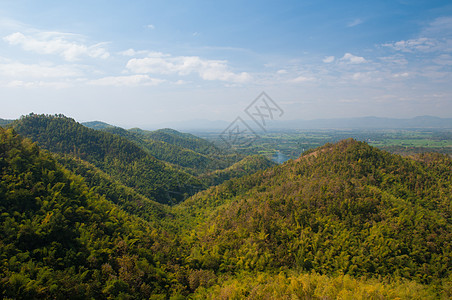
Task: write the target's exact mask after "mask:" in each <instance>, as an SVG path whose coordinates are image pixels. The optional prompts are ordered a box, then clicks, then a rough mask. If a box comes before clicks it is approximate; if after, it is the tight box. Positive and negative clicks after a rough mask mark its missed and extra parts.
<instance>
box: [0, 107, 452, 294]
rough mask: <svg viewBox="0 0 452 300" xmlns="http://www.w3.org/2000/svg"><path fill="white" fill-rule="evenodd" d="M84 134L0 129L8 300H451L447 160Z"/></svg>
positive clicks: (59, 121) (168, 136)
mask: <svg viewBox="0 0 452 300" xmlns="http://www.w3.org/2000/svg"><path fill="white" fill-rule="evenodd" d="M90 125H91V126H97V129H98V130H95V129H92V128H88V127H86V126H83V125H81V124H79V123H77V122H75V121H74V120H72V119H70V118H67V117H64V116H61V115H58V116H45V115H29V116H27V117H23V118H21V119H20V120H17V121H15V122H13V123H12V124H10V125H8V128H7V129H2V128H0V174H1V181H0V201H1V202H0V226H1V227H2V230H1V232H0V248H1V251H0V295H1V296H2V297H3V298H5V299H47V298H52V299H64V298H66V299H67V298H68V299H87V298H95V299H117V298H118V299H185V298H193V299H231V298H233V299H241V298H251V299H268V298H273V299H300V298H301V299H335V298H343V299H350V298H358V299H359V298H361V299H367V298H374V299H393V298H401V299H438V298H442V299H448V298H450V297H452V272H451V271H452V245H451V241H452V222H451V221H452V220H451V218H452V160H451V158H450V157H448V156H446V155H441V154H438V153H423V154H416V155H413V156H411V157H401V156H399V155H394V154H390V153H388V152H385V151H382V150H379V149H376V148H374V147H371V146H369V145H368V144H366V143H364V142H358V141H355V140H353V139H347V140H343V141H340V142H338V143H335V144H326V145H324V146H322V147H319V148H317V149H313V150H309V151H307V152H305V153H304V154H303V155H302V156H301V157H299V158H298V159H296V160H289V161H287V162H286V163H284V164H281V165H276V166H275V165H274V164H273V163H271V162H270V161H269V160H268V159H266V158H264V157H262V156H246V157H243V156H242V155H239V154H235V153H232V152H230V151H227V150H225V149H219V148H217V147H215V146H214V145H213V144H211V143H210V142H208V141H205V140H203V139H200V138H197V137H195V136H192V135H189V134H184V133H180V132H177V131H173V130H169V129H164V130H159V131H156V132H150V131H143V130H139V129H132V130H124V129H121V128H117V127H111V126H105V125H104V124H97V123H96V124H90ZM41 147H42V148H41ZM169 191H170V192H171V194H174V195H170V196H169V197H168V195H167V194H170V192H169ZM186 198H187V199H186ZM162 199H168V200H162Z"/></svg>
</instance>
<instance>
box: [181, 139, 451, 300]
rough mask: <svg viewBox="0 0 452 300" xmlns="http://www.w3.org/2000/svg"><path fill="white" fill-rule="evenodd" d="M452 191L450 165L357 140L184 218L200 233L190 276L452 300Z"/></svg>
mask: <svg viewBox="0 0 452 300" xmlns="http://www.w3.org/2000/svg"><path fill="white" fill-rule="evenodd" d="M451 187H452V160H451V159H450V158H448V157H447V156H444V155H440V154H423V155H419V156H416V157H415V158H403V157H400V156H398V155H392V154H389V153H387V152H384V151H381V150H378V149H376V148H372V147H370V146H369V145H367V144H365V143H362V142H357V141H354V140H351V139H350V140H344V141H341V142H339V143H336V144H327V145H325V146H323V147H321V148H318V149H315V150H313V151H311V152H308V153H305V154H304V155H303V156H301V157H300V158H299V159H297V160H290V161H288V162H286V163H284V164H282V165H278V166H276V167H273V168H270V169H267V170H264V171H259V172H257V173H256V174H254V175H250V176H246V177H242V178H239V179H233V180H230V181H227V182H225V183H223V184H222V185H220V186H216V187H212V188H210V189H208V190H206V191H203V192H201V193H198V194H196V195H194V196H193V197H191V198H190V199H188V200H187V201H185V202H184V203H181V204H180V205H178V207H177V208H178V209H180V210H182V211H184V212H186V214H185V216H184V220H185V222H188V223H190V224H192V225H191V226H192V227H193V228H195V229H194V230H190V228H188V229H187V233H186V234H187V235H190V236H191V237H192V239H191V244H190V245H191V246H190V248H191V249H192V252H191V255H190V257H189V258H188V261H189V263H190V266H192V268H200V269H208V270H213V271H214V272H220V273H226V274H227V273H229V272H230V273H233V274H237V273H240V272H243V271H246V272H251V273H252V274H256V272H264V273H266V274H269V273H270V274H272V272H276V273H278V272H282V271H284V272H290V271H291V272H294V271H296V272H304V273H305V272H315V273H316V274H326V275H328V276H339V275H344V274H345V275H347V276H353V277H355V278H359V277H361V276H364V277H366V278H371V277H380V278H383V277H384V278H392V279H393V280H398V279H400V278H404V279H406V280H413V281H415V282H418V283H421V284H432V285H433V286H435V287H436V288H437V289H438V291H443V292H442V293H443V296H445V295H450V293H451V292H452V291H451V290H450V288H449V289H448V286H449V285H448V284H450V278H451V276H452V274H451V270H452V261H451V260H450V257H451V255H452V253H451V249H452V247H451V246H452V244H451V241H452V222H451V217H452V206H451V199H452V188H451ZM286 274H287V273H286ZM298 274H299V273H298ZM297 276H298V275H297ZM289 281H290V280H289ZM224 288H225V290H227V289H228V287H227V286H225V287H224ZM229 288H230V287H229ZM217 290H218V289H216V288H215V289H214V288H213V289H211V290H208V291H207V294H209V293H214V291H217ZM220 290H221V289H220ZM448 293H449V294H448ZM217 296H219V294H217ZM445 297H446V298H447V297H448V296H445Z"/></svg>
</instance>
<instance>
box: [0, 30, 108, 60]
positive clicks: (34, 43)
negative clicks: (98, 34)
mask: <svg viewBox="0 0 452 300" xmlns="http://www.w3.org/2000/svg"><path fill="white" fill-rule="evenodd" d="M74 37H76V35H73V34H67V33H61V32H41V33H38V34H35V35H33V36H31V35H24V34H23V33H21V32H16V33H13V34H10V35H8V36H6V37H4V38H3V40H5V41H6V42H8V43H9V44H10V45H14V46H16V45H17V46H21V47H22V48H23V49H24V50H26V51H31V52H35V53H39V54H57V55H60V56H61V57H63V58H64V59H65V60H67V61H76V60H78V59H80V57H83V56H88V57H92V58H102V59H105V58H108V57H109V56H110V54H109V53H108V51H107V50H106V49H105V47H104V46H105V44H104V43H99V44H94V45H85V44H83V43H80V42H76V41H73V39H74Z"/></svg>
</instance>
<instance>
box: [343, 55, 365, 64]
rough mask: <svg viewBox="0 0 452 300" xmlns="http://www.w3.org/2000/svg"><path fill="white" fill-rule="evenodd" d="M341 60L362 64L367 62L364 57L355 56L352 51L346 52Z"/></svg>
mask: <svg viewBox="0 0 452 300" xmlns="http://www.w3.org/2000/svg"><path fill="white" fill-rule="evenodd" d="M341 60H342V61H344V62H347V63H350V64H362V63H365V62H367V61H366V59H365V58H364V57H361V56H355V55H353V54H351V53H345V54H344V56H343V57H342V58H341Z"/></svg>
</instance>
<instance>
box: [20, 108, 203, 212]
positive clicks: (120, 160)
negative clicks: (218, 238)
mask: <svg viewBox="0 0 452 300" xmlns="http://www.w3.org/2000/svg"><path fill="white" fill-rule="evenodd" d="M12 125H13V128H14V129H15V130H17V132H19V133H20V134H21V135H23V136H25V137H28V138H30V139H31V140H32V141H36V142H38V144H39V145H40V146H42V147H44V148H46V149H48V150H50V151H52V152H56V153H62V154H70V155H73V156H75V157H78V158H80V159H82V160H85V161H87V162H89V163H91V164H93V165H94V166H96V167H97V168H99V169H101V170H102V171H104V172H105V173H107V174H109V175H110V176H112V177H113V178H114V179H116V180H118V181H120V182H121V183H123V184H124V185H126V186H128V187H131V188H133V189H135V190H136V191H137V192H139V193H140V194H142V195H144V196H146V197H148V198H150V199H152V200H155V201H157V202H160V203H170V204H171V203H175V202H179V201H181V200H182V199H183V196H182V195H184V194H185V193H188V192H189V191H190V190H191V188H192V187H193V186H199V187H201V184H200V183H199V181H198V180H197V179H196V178H194V177H193V176H191V175H190V174H187V173H185V172H183V171H180V170H177V169H175V168H173V167H171V166H170V165H168V164H165V163H164V162H162V161H159V160H157V159H156V158H154V157H153V156H151V155H149V154H148V153H147V152H146V151H144V150H143V149H142V148H140V147H139V146H138V145H136V144H135V143H133V142H131V141H129V140H128V139H126V138H123V137H120V136H118V135H115V134H111V133H108V132H103V131H98V130H94V129H91V128H87V127H85V126H83V125H81V124H79V123H77V122H75V121H74V120H73V119H70V118H67V117H65V116H63V115H58V116H50V115H47V116H46V115H35V114H31V115H29V116H26V117H22V118H20V120H17V121H15V122H14V123H13V124H12ZM168 191H172V192H173V193H171V194H170V193H168Z"/></svg>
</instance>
